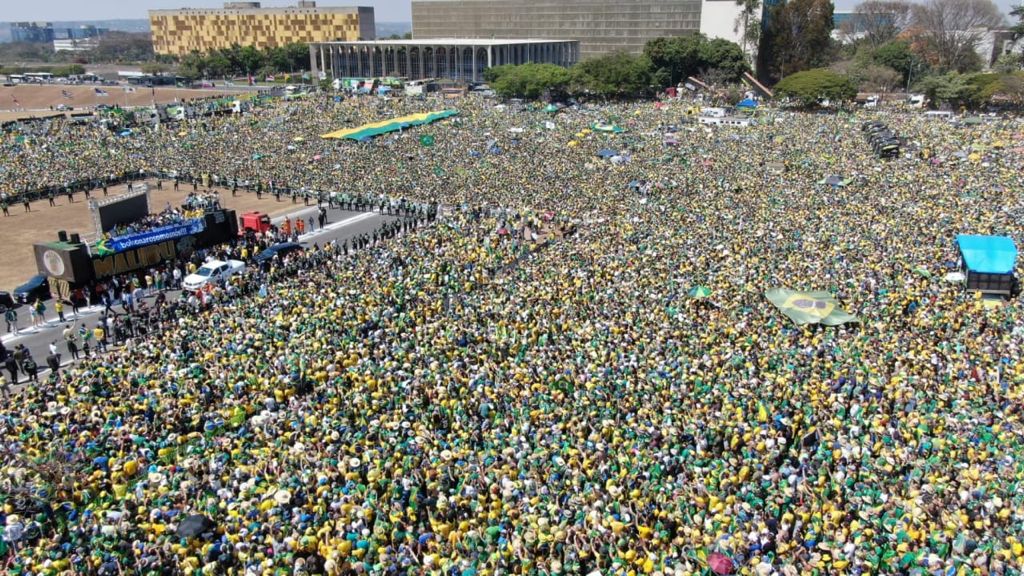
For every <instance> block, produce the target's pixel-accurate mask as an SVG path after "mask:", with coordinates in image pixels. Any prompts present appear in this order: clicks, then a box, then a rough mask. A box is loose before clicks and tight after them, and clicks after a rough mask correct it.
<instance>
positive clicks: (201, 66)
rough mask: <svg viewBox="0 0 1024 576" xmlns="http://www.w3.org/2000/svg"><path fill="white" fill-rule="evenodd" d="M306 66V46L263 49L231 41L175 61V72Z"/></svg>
mask: <svg viewBox="0 0 1024 576" xmlns="http://www.w3.org/2000/svg"><path fill="white" fill-rule="evenodd" d="M308 68H309V47H308V45H306V44H287V45H284V46H276V47H268V48H264V49H262V50H260V49H258V48H255V47H253V46H239V45H238V44H234V45H232V46H230V47H228V48H221V49H219V50H213V51H210V52H207V53H205V54H201V53H199V52H193V53H191V54H186V55H185V56H182V57H181V58H180V59H179V60H178V67H177V73H178V75H179V76H183V77H185V78H190V79H198V78H227V77H231V76H256V77H259V78H263V77H266V76H269V75H273V74H278V73H283V72H296V71H303V70H306V69H308Z"/></svg>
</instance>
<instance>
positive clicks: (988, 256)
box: [956, 234, 1017, 274]
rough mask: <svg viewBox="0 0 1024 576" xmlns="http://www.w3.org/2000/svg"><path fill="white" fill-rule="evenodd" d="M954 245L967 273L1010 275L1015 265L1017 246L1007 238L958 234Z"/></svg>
mask: <svg viewBox="0 0 1024 576" xmlns="http://www.w3.org/2000/svg"><path fill="white" fill-rule="evenodd" d="M956 243H957V246H958V247H959V248H960V254H961V255H962V256H963V258H964V263H965V264H966V265H967V270H968V271H969V272H977V273H979V274H1010V273H1012V272H1013V268H1014V266H1015V265H1016V264H1017V245H1016V244H1014V243H1013V239H1012V238H1009V237H1007V236H972V235H969V234H960V235H958V236H957V237H956Z"/></svg>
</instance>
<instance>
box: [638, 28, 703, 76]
mask: <svg viewBox="0 0 1024 576" xmlns="http://www.w3.org/2000/svg"><path fill="white" fill-rule="evenodd" d="M705 40H706V39H705V37H704V35H703V34H688V35H686V36H675V37H672V38H655V39H654V40H651V41H649V42H647V44H646V45H644V55H645V56H647V58H648V59H649V60H650V61H651V65H652V66H653V67H654V75H655V80H656V82H657V83H658V85H660V86H676V85H677V84H679V83H680V82H681V81H682V80H684V79H685V78H686V77H688V76H692V75H694V74H697V73H698V72H699V71H700V68H701V64H702V61H701V58H702V55H701V44H703V43H704V42H705Z"/></svg>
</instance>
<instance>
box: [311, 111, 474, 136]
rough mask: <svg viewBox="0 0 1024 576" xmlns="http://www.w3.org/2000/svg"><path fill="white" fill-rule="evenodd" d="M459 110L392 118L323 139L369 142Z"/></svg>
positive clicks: (440, 118)
mask: <svg viewBox="0 0 1024 576" xmlns="http://www.w3.org/2000/svg"><path fill="white" fill-rule="evenodd" d="M458 113H459V111H458V110H438V111H436V112H422V113H420V114H409V115H408V116H400V117H398V118H392V119H390V120H384V121H381V122H374V123H372V124H363V125H362V126H358V127H356V128H346V129H344V130H338V131H335V132H330V133H328V134H324V135H323V136H321V138H327V139H334V140H341V139H347V140H358V141H362V140H368V139H370V138H373V137H374V136H380V135H381V134H387V133H388V132H397V131H399V130H402V129H403V128H409V127H410V126H421V125H423V124H430V123H431V122H436V121H438V120H443V119H445V118H448V117H450V116H455V115H456V114H458Z"/></svg>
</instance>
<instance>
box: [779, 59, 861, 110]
mask: <svg viewBox="0 0 1024 576" xmlns="http://www.w3.org/2000/svg"><path fill="white" fill-rule="evenodd" d="M775 92H776V93H777V94H779V95H780V96H785V97H789V98H795V99H797V100H799V101H800V104H801V105H803V106H806V107H814V106H817V105H818V103H819V102H820V101H821V100H824V99H828V100H831V101H833V102H844V101H847V100H853V99H854V98H855V97H856V96H857V87H856V86H854V84H853V81H852V80H851V79H850V78H849V77H847V76H843V75H841V74H837V73H835V72H833V71H831V70H828V69H826V68H816V69H813V70H805V71H803V72H797V73H795V74H790V75H789V76H786V77H785V78H783V79H782V80H781V81H780V82H779V83H778V84H776V85H775Z"/></svg>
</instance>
